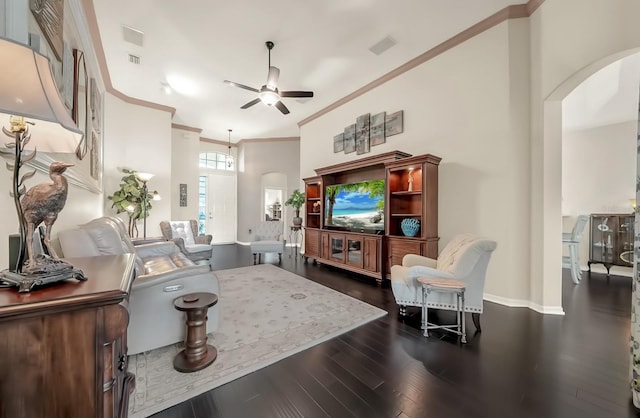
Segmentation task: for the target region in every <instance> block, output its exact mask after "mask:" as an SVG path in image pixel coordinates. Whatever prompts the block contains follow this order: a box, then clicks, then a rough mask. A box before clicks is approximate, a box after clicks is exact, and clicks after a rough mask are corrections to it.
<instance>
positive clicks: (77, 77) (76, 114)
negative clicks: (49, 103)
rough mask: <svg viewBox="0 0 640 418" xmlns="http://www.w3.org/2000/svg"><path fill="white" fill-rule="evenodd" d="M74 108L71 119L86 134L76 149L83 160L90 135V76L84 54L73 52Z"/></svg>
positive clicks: (77, 51) (76, 50)
mask: <svg viewBox="0 0 640 418" xmlns="http://www.w3.org/2000/svg"><path fill="white" fill-rule="evenodd" d="M73 61H74V68H73V107H72V109H71V117H72V118H73V121H74V122H75V123H76V125H77V126H78V128H79V129H80V130H81V131H82V132H83V133H84V137H83V138H82V141H80V143H79V144H78V148H77V149H76V156H77V157H78V159H80V160H82V159H83V158H84V157H85V155H87V149H88V146H87V144H88V142H89V139H88V138H87V136H88V134H89V129H88V127H89V124H88V113H89V112H88V111H87V106H88V104H89V76H88V74H87V64H86V62H85V59H84V52H82V51H80V50H78V49H74V50H73Z"/></svg>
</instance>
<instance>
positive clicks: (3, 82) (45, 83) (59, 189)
mask: <svg viewBox="0 0 640 418" xmlns="http://www.w3.org/2000/svg"><path fill="white" fill-rule="evenodd" d="M0 55H1V56H2V57H3V60H4V62H5V63H6V64H7V65H5V66H3V68H2V71H0V92H1V93H0V125H1V126H2V131H3V133H4V134H5V135H7V136H8V137H9V138H10V139H9V140H8V142H7V143H6V144H5V148H0V155H2V156H3V157H5V158H8V159H12V160H13V161H12V162H7V168H8V169H9V170H11V171H12V172H13V184H12V190H11V196H12V197H13V201H14V204H15V207H16V212H17V214H18V222H19V224H20V225H19V226H20V250H19V251H18V260H17V263H16V269H15V271H9V270H4V271H2V272H0V281H3V282H5V283H7V284H9V285H11V286H18V287H19V289H18V290H19V292H28V291H30V290H31V289H32V288H33V287H34V286H36V285H43V284H48V283H52V282H57V281H60V280H66V279H69V278H75V279H79V280H86V278H85V277H84V275H83V274H82V272H81V271H80V270H78V269H75V268H74V267H73V266H72V265H70V264H68V263H66V262H63V261H62V260H59V259H58V258H57V256H56V255H55V251H54V250H53V249H52V248H51V246H50V243H49V241H50V236H51V235H50V234H51V226H52V225H53V223H54V222H55V220H56V219H57V216H58V213H59V212H60V211H61V210H62V208H63V207H64V204H65V202H66V198H67V180H66V179H65V178H64V177H63V176H62V173H63V172H64V170H66V168H67V167H69V166H71V165H73V164H69V163H64V162H54V163H52V164H51V167H50V168H49V176H50V177H51V179H52V180H53V184H45V183H43V184H39V185H36V186H34V187H32V188H30V189H29V190H27V187H26V185H25V181H26V180H28V179H29V178H31V177H33V175H34V174H35V170H32V171H29V172H27V173H24V174H23V173H21V168H22V166H23V165H25V164H27V163H28V162H30V161H32V160H33V159H34V158H35V157H36V150H37V151H40V152H56V153H69V154H73V153H74V152H75V150H76V149H77V147H78V145H79V144H80V142H81V141H82V137H83V134H82V132H81V131H80V130H79V129H78V128H77V127H76V126H75V123H74V122H73V120H72V119H71V116H70V115H69V113H68V111H67V109H66V108H65V106H64V104H63V102H62V99H61V98H60V95H59V93H58V89H57V88H56V84H55V82H54V80H53V77H52V74H51V69H50V67H49V59H48V58H46V57H45V56H43V55H41V54H39V53H36V52H35V51H33V50H32V49H30V48H29V47H28V46H26V45H23V44H20V43H17V42H14V41H11V40H8V39H5V38H0ZM28 151H30V152H28ZM40 223H44V224H45V226H46V232H45V235H44V240H43V241H44V244H45V247H46V248H47V249H48V250H49V251H48V252H49V254H50V256H51V257H45V256H38V257H37V258H36V257H35V255H34V251H33V233H34V230H35V229H36V228H37V227H38V225H39V224H40ZM27 254H28V258H29V259H28V260H26V259H25V257H26V255H27Z"/></svg>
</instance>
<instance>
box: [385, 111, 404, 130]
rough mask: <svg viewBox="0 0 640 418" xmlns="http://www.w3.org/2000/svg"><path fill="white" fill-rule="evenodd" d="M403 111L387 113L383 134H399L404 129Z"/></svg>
mask: <svg viewBox="0 0 640 418" xmlns="http://www.w3.org/2000/svg"><path fill="white" fill-rule="evenodd" d="M403 119H404V115H403V111H402V110H401V111H399V112H395V113H391V114H389V115H387V117H386V120H385V136H392V135H397V134H401V133H402V132H403V130H404V128H403V124H404V120H403Z"/></svg>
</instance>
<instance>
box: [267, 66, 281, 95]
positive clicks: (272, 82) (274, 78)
mask: <svg viewBox="0 0 640 418" xmlns="http://www.w3.org/2000/svg"><path fill="white" fill-rule="evenodd" d="M278 78H280V69H279V68H278V67H274V66H271V67H269V75H268V76H267V87H269V88H270V89H271V90H275V89H276V88H278Z"/></svg>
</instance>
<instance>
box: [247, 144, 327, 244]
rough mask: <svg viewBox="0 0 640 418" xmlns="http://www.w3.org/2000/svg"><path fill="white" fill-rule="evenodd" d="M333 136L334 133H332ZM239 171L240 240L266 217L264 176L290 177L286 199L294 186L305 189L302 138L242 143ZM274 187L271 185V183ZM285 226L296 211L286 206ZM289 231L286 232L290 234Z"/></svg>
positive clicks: (284, 209)
mask: <svg viewBox="0 0 640 418" xmlns="http://www.w3.org/2000/svg"><path fill="white" fill-rule="evenodd" d="M331 138H333V136H331ZM239 155H240V158H239V164H238V167H239V171H238V241H239V242H249V241H250V239H251V236H250V234H249V229H251V228H254V227H255V225H256V223H257V222H259V221H262V220H264V214H262V210H261V208H262V207H263V206H262V205H263V202H264V196H263V193H262V185H263V183H262V176H263V174H267V173H282V174H284V175H285V176H286V178H287V185H286V188H285V189H284V190H283V195H284V197H283V199H284V200H286V199H288V198H289V196H290V195H291V192H293V190H294V189H301V190H302V188H303V186H304V185H303V183H302V181H301V180H300V179H301V173H300V167H301V166H302V165H301V162H300V141H299V140H298V139H297V138H295V139H290V140H272V141H260V142H249V141H246V142H242V143H241V145H240V153H239ZM267 186H270V185H267ZM283 216H284V221H285V228H287V226H288V225H291V218H292V217H293V210H291V208H290V207H288V206H283ZM287 232H288V231H285V233H287Z"/></svg>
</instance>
